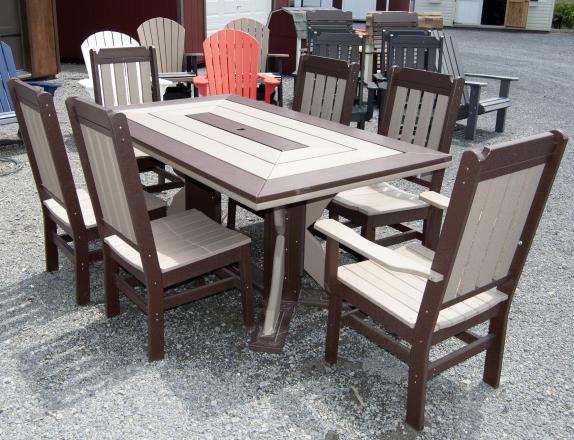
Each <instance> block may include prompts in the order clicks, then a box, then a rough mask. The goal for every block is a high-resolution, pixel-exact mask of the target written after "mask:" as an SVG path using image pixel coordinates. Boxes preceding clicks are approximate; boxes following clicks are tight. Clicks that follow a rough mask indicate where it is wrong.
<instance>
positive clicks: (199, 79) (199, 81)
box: [193, 75, 209, 96]
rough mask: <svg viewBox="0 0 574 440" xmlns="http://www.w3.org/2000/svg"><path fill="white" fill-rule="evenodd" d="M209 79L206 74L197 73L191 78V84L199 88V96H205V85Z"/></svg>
mask: <svg viewBox="0 0 574 440" xmlns="http://www.w3.org/2000/svg"><path fill="white" fill-rule="evenodd" d="M208 84H209V81H208V79H207V76H204V75H199V76H196V77H195V78H193V85H194V86H195V87H197V89H198V90H199V94H200V95H201V96H207V85H208Z"/></svg>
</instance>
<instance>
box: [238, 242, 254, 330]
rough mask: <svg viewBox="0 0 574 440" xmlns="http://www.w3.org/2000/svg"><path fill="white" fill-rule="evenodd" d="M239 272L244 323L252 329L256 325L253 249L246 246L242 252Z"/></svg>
mask: <svg viewBox="0 0 574 440" xmlns="http://www.w3.org/2000/svg"><path fill="white" fill-rule="evenodd" d="M239 272H240V277H241V303H242V305H243V323H244V324H245V327H247V328H251V327H253V323H254V315H255V312H254V308H253V275H252V273H251V249H250V247H249V246H245V247H244V248H243V250H242V251H241V261H240V262H239Z"/></svg>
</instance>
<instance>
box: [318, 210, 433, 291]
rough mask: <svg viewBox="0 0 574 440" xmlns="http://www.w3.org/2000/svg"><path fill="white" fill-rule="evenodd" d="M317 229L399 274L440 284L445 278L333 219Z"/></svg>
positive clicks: (319, 222)
mask: <svg viewBox="0 0 574 440" xmlns="http://www.w3.org/2000/svg"><path fill="white" fill-rule="evenodd" d="M315 229H316V230H317V231H319V232H322V233H323V234H325V235H326V236H327V237H328V238H331V239H333V240H335V241H337V242H339V243H341V244H342V245H344V246H346V247H348V248H349V249H351V250H353V251H355V252H357V253H359V254H361V255H362V256H364V257H367V258H368V259H370V260H373V261H374V262H375V263H377V264H380V265H381V266H383V267H385V268H387V269H390V270H395V271H397V272H404V273H410V274H412V275H418V276H421V277H423V278H427V279H429V280H430V281H434V282H440V281H442V280H443V279H444V277H443V276H442V275H441V274H439V273H438V272H435V271H433V270H430V269H429V268H427V267H425V266H423V265H422V264H419V263H417V262H416V261H413V260H411V259H410V258H407V257H405V256H404V255H401V254H399V253H397V252H395V251H393V250H392V249H389V248H386V247H383V246H379V245H378V244H376V243H374V242H372V241H369V240H367V239H366V238H364V237H361V236H360V235H359V234H357V233H356V232H355V231H353V230H352V229H351V228H349V227H347V226H345V225H343V224H341V223H339V222H338V221H336V220H333V219H323V220H319V221H317V222H316V223H315Z"/></svg>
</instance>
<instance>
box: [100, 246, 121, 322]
mask: <svg viewBox="0 0 574 440" xmlns="http://www.w3.org/2000/svg"><path fill="white" fill-rule="evenodd" d="M103 254H104V289H105V296H106V316H107V317H108V318H112V317H114V316H117V315H119V314H120V291H119V289H118V286H117V284H116V276H117V274H118V263H117V262H116V260H114V259H113V257H112V256H111V254H110V251H109V249H108V248H107V246H105V245H104V249H103Z"/></svg>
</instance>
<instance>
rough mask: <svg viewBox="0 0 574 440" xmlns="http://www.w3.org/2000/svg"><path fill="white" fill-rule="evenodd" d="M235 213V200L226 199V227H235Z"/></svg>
mask: <svg viewBox="0 0 574 440" xmlns="http://www.w3.org/2000/svg"><path fill="white" fill-rule="evenodd" d="M236 214H237V203H235V200H231V199H228V201H227V227H228V228H229V229H235V216H236Z"/></svg>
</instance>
